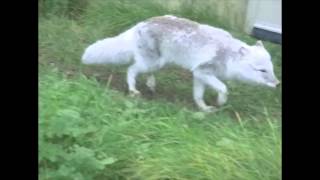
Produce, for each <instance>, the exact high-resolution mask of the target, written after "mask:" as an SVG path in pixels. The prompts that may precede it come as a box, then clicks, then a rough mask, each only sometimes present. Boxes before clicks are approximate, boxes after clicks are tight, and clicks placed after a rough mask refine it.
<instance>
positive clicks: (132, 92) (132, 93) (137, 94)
mask: <svg viewBox="0 0 320 180" xmlns="http://www.w3.org/2000/svg"><path fill="white" fill-rule="evenodd" d="M129 96H130V97H140V96H141V93H140V91H138V90H130V91H129Z"/></svg>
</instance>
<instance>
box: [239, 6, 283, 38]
mask: <svg viewBox="0 0 320 180" xmlns="http://www.w3.org/2000/svg"><path fill="white" fill-rule="evenodd" d="M281 7H282V0H249V2H248V9H247V19H246V28H245V30H246V31H247V32H248V33H250V32H251V30H252V27H253V25H254V24H255V23H259V24H264V25H266V26H269V27H271V28H275V29H278V30H280V32H281V26H282V20H281V18H282V14H281V13H282V11H281Z"/></svg>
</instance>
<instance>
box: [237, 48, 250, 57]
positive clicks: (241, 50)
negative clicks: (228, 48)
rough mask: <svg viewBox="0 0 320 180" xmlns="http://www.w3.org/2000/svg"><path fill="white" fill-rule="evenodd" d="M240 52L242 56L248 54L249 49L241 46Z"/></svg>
mask: <svg viewBox="0 0 320 180" xmlns="http://www.w3.org/2000/svg"><path fill="white" fill-rule="evenodd" d="M239 53H240V54H241V55H242V56H244V55H246V54H248V53H249V50H248V49H247V48H245V47H241V48H240V49H239Z"/></svg>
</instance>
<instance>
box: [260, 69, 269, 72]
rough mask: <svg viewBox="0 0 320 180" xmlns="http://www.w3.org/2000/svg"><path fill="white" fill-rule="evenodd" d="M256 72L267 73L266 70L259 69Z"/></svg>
mask: <svg viewBox="0 0 320 180" xmlns="http://www.w3.org/2000/svg"><path fill="white" fill-rule="evenodd" d="M258 71H260V72H263V73H266V72H267V70H265V69H259V70H258Z"/></svg>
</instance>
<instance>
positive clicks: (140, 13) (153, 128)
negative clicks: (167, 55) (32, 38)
mask: <svg viewBox="0 0 320 180" xmlns="http://www.w3.org/2000/svg"><path fill="white" fill-rule="evenodd" d="M206 13H207V12H206V11H204V12H203V11H199V12H197V11H196V12H193V11H191V10H190V9H188V8H185V7H184V8H182V9H180V10H175V11H173V12H172V11H168V10H166V8H164V7H162V6H155V5H154V4H153V3H147V1H142V0H140V1H137V3H136V4H135V5H134V4H132V3H128V1H122V2H119V1H92V2H91V3H90V4H89V7H88V9H87V10H86V11H85V12H84V14H83V15H82V16H80V17H77V20H71V19H68V18H64V17H58V16H51V17H49V18H43V17H40V19H39V32H40V34H39V64H40V72H39V77H40V82H39V85H40V102H39V103H40V120H39V123H40V124H39V125H40V136H39V138H40V139H39V143H40V162H39V163H40V177H41V178H42V179H50V178H49V177H51V178H53V179H70V178H71V179H72V178H76V177H78V178H79V179H81V178H84V179H94V178H95V179H102V178H104V179H105V178H108V179H117V178H119V179H128V178H136V179H159V178H165V177H171V178H176V179H201V178H203V179H280V172H281V159H280V157H281V133H280V127H281V89H277V90H270V89H266V88H262V87H249V86H246V85H242V84H239V83H233V82H230V83H229V86H228V87H229V89H230V97H229V102H228V105H227V106H226V107H225V109H222V110H221V111H220V112H218V113H216V114H214V115H213V114H203V113H200V112H197V111H196V109H195V107H194V105H193V102H192V98H191V94H192V81H191V74H190V73H189V72H186V71H184V70H181V69H177V68H168V69H165V70H164V71H162V72H159V73H157V74H156V78H157V83H158V87H157V93H156V94H155V95H151V94H149V93H148V91H147V89H146V87H145V86H144V79H145V77H141V78H140V80H139V84H138V87H139V89H141V90H142V92H143V93H144V94H145V95H144V97H143V98H142V99H131V98H128V97H127V96H126V94H125V93H126V85H125V71H126V69H125V67H106V66H103V67H98V66H83V65H81V64H80V62H79V57H80V56H81V53H82V51H83V49H84V48H85V47H86V46H87V45H88V44H90V43H92V42H93V41H95V40H97V39H101V38H104V37H105V36H111V35H115V34H117V33H119V32H121V31H123V30H125V29H126V28H127V27H129V26H131V25H133V24H134V23H135V22H138V21H140V20H143V19H145V18H147V17H151V16H155V15H161V14H178V15H183V16H184V17H189V18H191V19H195V20H197V21H199V22H205V23H209V24H213V25H214V24H218V25H219V26H220V27H223V25H221V22H216V21H215V19H214V16H213V15H212V16H210V13H207V14H209V16H206ZM231 33H232V34H233V35H234V36H236V37H238V38H240V39H242V40H244V41H246V42H248V43H254V42H255V40H254V39H252V38H250V37H248V36H246V35H244V34H242V33H235V31H231ZM265 44H266V48H267V49H268V50H269V51H270V53H271V55H272V57H273V61H274V63H275V69H276V74H277V75H278V76H279V78H281V76H280V75H281V46H278V45H275V44H271V43H265ZM83 74H85V75H87V76H88V77H89V79H88V78H86V77H84V76H83ZM110 75H112V80H111V83H110V84H108V78H109V77H110ZM107 86H108V87H107ZM206 96H207V97H206V99H207V100H208V103H209V104H213V101H214V97H215V94H214V93H213V92H209V91H208V93H207V94H206ZM74 145H77V146H74ZM70 147H72V148H71V149H70ZM84 169H86V170H84Z"/></svg>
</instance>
